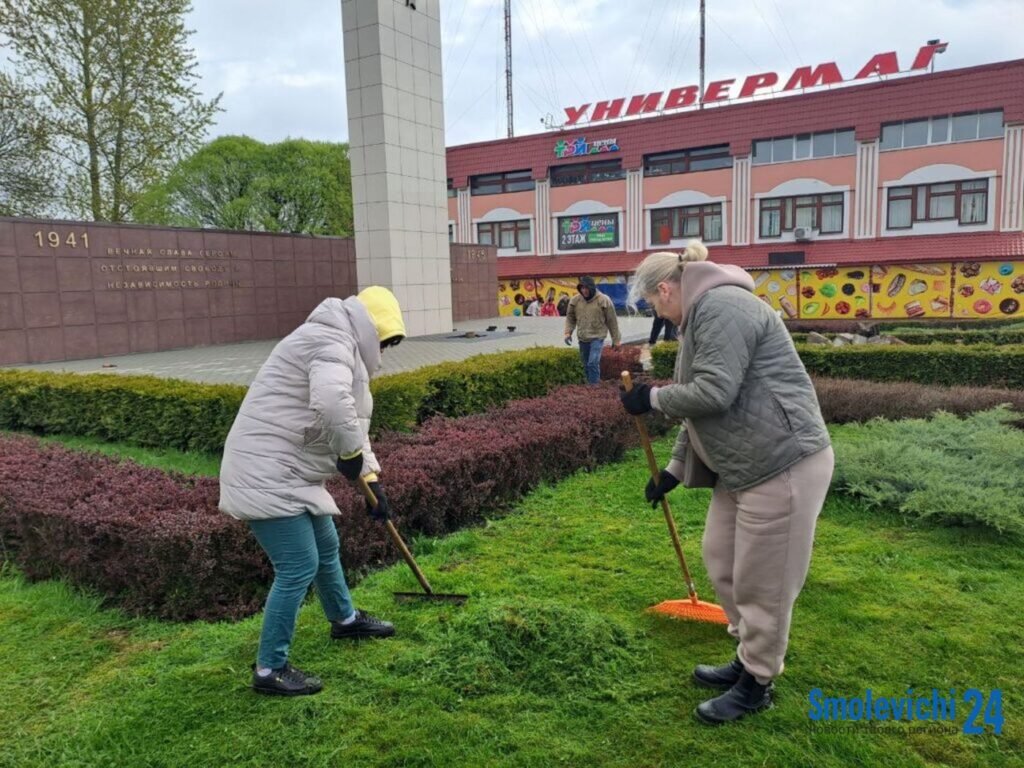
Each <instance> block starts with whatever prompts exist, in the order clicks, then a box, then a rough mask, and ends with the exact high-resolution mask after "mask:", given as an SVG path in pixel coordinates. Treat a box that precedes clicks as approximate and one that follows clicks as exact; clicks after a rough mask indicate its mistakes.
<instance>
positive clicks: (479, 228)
mask: <svg viewBox="0 0 1024 768" xmlns="http://www.w3.org/2000/svg"><path fill="white" fill-rule="evenodd" d="M476 241H477V242H478V243H479V244H480V245H496V246H498V248H502V249H506V248H509V249H511V248H515V249H516V250H517V251H528V250H530V244H531V243H530V220H529V219H519V220H518V221H495V222H490V223H487V224H477V225H476Z"/></svg>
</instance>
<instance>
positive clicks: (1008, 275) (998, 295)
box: [953, 261, 1024, 319]
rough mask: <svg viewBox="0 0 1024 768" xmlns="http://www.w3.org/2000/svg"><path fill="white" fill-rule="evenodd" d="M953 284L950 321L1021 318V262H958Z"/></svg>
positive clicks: (1023, 296) (1023, 274)
mask: <svg viewBox="0 0 1024 768" xmlns="http://www.w3.org/2000/svg"><path fill="white" fill-rule="evenodd" d="M955 281H956V284H955V289H954V291H953V317H973V318H989V319H992V318H1005V317H1021V316H1024V310H1022V307H1024V262H1022V261H1016V262H1014V261H1002V262H1000V261H988V262H980V263H979V262H976V261H965V262H961V263H959V264H957V265H956V276H955Z"/></svg>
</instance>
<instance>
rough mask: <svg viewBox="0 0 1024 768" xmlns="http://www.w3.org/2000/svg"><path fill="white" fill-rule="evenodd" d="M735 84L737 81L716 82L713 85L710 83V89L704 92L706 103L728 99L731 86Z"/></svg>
mask: <svg viewBox="0 0 1024 768" xmlns="http://www.w3.org/2000/svg"><path fill="white" fill-rule="evenodd" d="M735 82H736V81H735V80H716V81H715V82H713V83H708V89H707V90H706V91H704V103H705V104H706V103H708V102H711V101H724V100H725V99H728V98H729V86H730V85H732V84H733V83H735Z"/></svg>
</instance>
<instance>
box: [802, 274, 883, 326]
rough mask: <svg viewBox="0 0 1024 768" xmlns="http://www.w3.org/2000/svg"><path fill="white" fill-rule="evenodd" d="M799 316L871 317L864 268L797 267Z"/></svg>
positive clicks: (868, 277)
mask: <svg viewBox="0 0 1024 768" xmlns="http://www.w3.org/2000/svg"><path fill="white" fill-rule="evenodd" d="M799 274H800V285H799V287H798V295H799V297H800V318H801V319H812V320H817V319H831V320H850V319H852V318H855V317H858V318H868V317H871V280H870V274H871V270H870V268H868V267H809V268H807V269H801V270H800V273H799Z"/></svg>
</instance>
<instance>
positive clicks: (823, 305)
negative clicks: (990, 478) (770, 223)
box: [498, 260, 1024, 320]
mask: <svg viewBox="0 0 1024 768" xmlns="http://www.w3.org/2000/svg"><path fill="white" fill-rule="evenodd" d="M750 276H751V277H752V278H753V279H754V293H755V294H756V295H757V296H758V298H760V299H761V300H763V301H764V302H766V303H767V304H769V305H770V306H771V307H772V309H774V310H775V311H776V312H779V313H780V315H781V316H782V317H783V318H784V319H786V320H797V319H799V320H852V319H855V318H864V319H867V318H870V319H873V320H904V319H909V320H914V319H917V318H925V319H928V318H942V317H950V318H976V319H996V318H1014V317H1021V318H1024V261H1021V260H1017V261H984V262H976V261H963V262H960V261H958V262H948V261H947V262H929V263H922V264H884V265H882V264H875V265H865V266H843V267H815V266H806V267H784V268H771V269H763V268H762V269H754V270H750ZM595 280H596V281H597V284H598V288H599V289H600V290H601V291H602V292H603V293H606V294H608V295H609V296H610V297H611V298H612V300H613V301H614V302H615V306H616V308H619V309H622V308H624V307H625V302H626V294H627V292H628V278H627V276H625V275H602V276H600V277H595ZM577 282H578V278H576V277H557V278H529V279H525V280H508V281H502V282H501V283H500V285H499V287H498V304H499V314H500V315H502V316H522V315H524V314H526V312H527V310H528V309H529V308H530V305H531V304H532V303H533V302H534V301H535V300H537V304H536V307H535V308H534V309H535V313H536V314H539V315H541V316H543V315H549V316H550V315H564V314H565V307H566V306H567V305H568V303H569V299H570V298H572V297H573V296H575V295H576V283H577Z"/></svg>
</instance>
